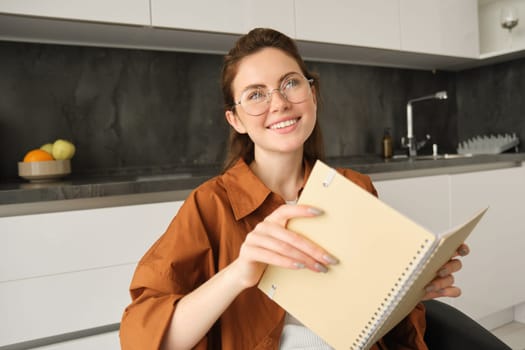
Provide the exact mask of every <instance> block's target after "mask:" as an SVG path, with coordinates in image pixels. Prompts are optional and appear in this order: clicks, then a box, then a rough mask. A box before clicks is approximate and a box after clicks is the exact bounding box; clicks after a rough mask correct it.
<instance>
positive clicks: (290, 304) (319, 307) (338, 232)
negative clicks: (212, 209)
mask: <svg viewBox="0 0 525 350" xmlns="http://www.w3.org/2000/svg"><path fill="white" fill-rule="evenodd" d="M298 204H306V205H311V206H314V207H316V208H320V209H322V210H323V211H324V214H323V215H321V216H318V217H312V218H294V219H292V220H290V221H289V223H288V225H287V227H288V228H289V229H291V230H293V231H296V232H299V233H301V234H303V235H304V236H306V237H308V238H309V239H311V240H313V241H315V242H316V243H317V244H319V245H320V246H322V247H324V248H325V249H326V250H327V251H329V252H330V253H332V254H333V255H334V256H336V257H337V258H338V259H339V260H340V263H339V264H338V265H335V266H330V270H329V271H328V272H327V273H315V272H312V271H310V270H306V269H304V270H290V269H284V268H279V267H276V266H268V268H267V269H266V271H265V273H264V274H263V276H262V278H261V281H260V282H259V284H258V287H259V288H260V289H261V290H262V291H263V292H264V293H266V294H267V295H268V296H269V297H270V298H272V299H273V300H274V301H275V302H277V303H278V304H279V305H281V307H283V308H284V309H285V310H287V311H288V312H289V313H290V314H292V315H293V316H294V317H296V318H297V319H298V320H300V321H301V322H302V323H303V324H304V325H305V326H306V327H308V328H310V329H311V330H312V331H314V332H315V333H316V334H318V335H319V336H320V337H321V338H323V339H324V340H325V341H326V342H327V343H329V344H330V345H331V346H332V347H334V348H336V349H363V348H368V347H369V346H370V345H371V343H370V341H372V340H374V339H376V338H378V337H380V336H382V334H384V333H386V332H387V331H388V330H389V329H391V328H392V327H393V326H394V325H395V324H397V323H398V322H399V320H401V319H402V318H403V317H405V316H406V315H407V314H408V313H409V312H410V311H411V310H412V309H413V308H414V307H415V305H416V304H417V302H418V301H419V300H420V299H421V297H422V295H423V294H424V293H423V287H424V285H426V284H427V283H428V282H429V281H430V280H431V279H432V278H433V277H434V276H435V273H436V271H437V269H438V268H439V267H440V266H441V265H442V264H439V266H437V267H435V265H438V264H437V262H438V261H441V260H443V259H445V257H446V259H445V260H444V261H447V260H448V259H449V258H450V257H451V256H452V255H453V254H454V251H455V250H456V249H457V247H458V246H459V244H461V242H463V241H464V238H466V236H467V235H468V233H469V232H470V231H471V230H472V228H473V226H475V223H474V224H472V222H470V224H471V225H467V226H465V227H463V230H462V231H461V232H462V233H463V235H462V236H461V237H460V238H459V237H457V236H456V237H455V238H456V239H455V241H449V242H448V243H446V244H445V243H441V246H443V247H446V248H447V251H445V250H443V251H440V253H439V254H438V255H433V256H434V257H437V256H439V257H440V259H437V258H434V259H433V260H432V261H433V262H432V264H430V265H427V268H426V269H425V271H426V272H425V275H424V277H422V278H421V279H420V280H418V281H417V284H416V287H417V288H416V289H414V290H412V291H411V292H410V293H409V294H408V297H407V298H406V299H404V300H403V302H402V303H401V304H400V307H397V308H394V307H393V306H394V304H392V300H395V299H396V298H397V297H399V296H400V294H402V293H404V292H406V290H405V289H403V288H401V287H402V284H403V283H404V282H406V281H408V280H410V279H411V278H414V277H415V276H416V274H417V273H418V272H417V268H418V267H423V266H424V263H421V261H424V260H423V259H424V258H426V259H428V258H429V257H430V256H431V255H432V248H434V247H437V246H439V245H440V243H439V242H440V241H439V240H438V237H437V236H436V235H435V234H433V233H432V232H430V231H428V230H426V229H425V228H423V227H422V226H420V225H418V224H417V223H415V222H413V221H412V220H410V219H408V218H407V217H405V216H403V215H402V214H400V213H399V212H397V211H396V210H394V209H392V208H390V207H389V206H388V205H386V204H385V203H383V202H381V201H380V200H378V199H377V198H376V197H375V196H373V195H372V194H370V193H369V192H367V191H366V190H364V189H362V188H361V187H359V186H358V185H356V184H354V183H353V182H351V181H350V180H348V179H346V178H345V177H344V176H343V175H341V174H339V173H337V172H336V171H335V170H334V169H332V168H330V167H328V166H327V165H326V164H324V163H322V162H321V161H317V162H316V164H315V166H314V168H313V169H312V172H311V174H310V177H309V179H308V181H307V183H306V185H305V188H304V189H303V192H302V194H301V197H300V198H299V201H298ZM481 215H482V214H479V215H478V216H479V217H480V216H481ZM479 217H478V220H479ZM476 222H477V221H476ZM467 232H468V233H467ZM463 236H464V237H463ZM456 241H459V242H458V243H457V244H456ZM449 250H450V252H449ZM421 276H423V275H421ZM426 279H428V281H427V282H426V283H424V284H423V281H424V280H426ZM388 307H390V308H388ZM393 311H395V314H393V316H392V315H391V317H392V318H391V320H397V322H392V321H389V320H390V319H388V320H387V319H386V318H385V317H384V316H385V315H386V314H384V313H385V312H388V313H389V314H392V312H393ZM382 325H383V326H384V327H381V326H382ZM380 333H381V334H380Z"/></svg>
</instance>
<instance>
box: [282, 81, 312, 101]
mask: <svg viewBox="0 0 525 350" xmlns="http://www.w3.org/2000/svg"><path fill="white" fill-rule="evenodd" d="M281 92H282V93H283V95H284V96H285V97H286V99H287V100H288V101H289V102H291V103H301V102H304V101H306V99H307V98H308V97H310V92H311V90H310V83H309V82H308V80H306V78H305V77H303V76H302V75H299V74H292V75H290V76H289V77H287V78H286V79H285V80H284V81H283V83H282V85H281Z"/></svg>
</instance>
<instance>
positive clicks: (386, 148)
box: [383, 128, 392, 159]
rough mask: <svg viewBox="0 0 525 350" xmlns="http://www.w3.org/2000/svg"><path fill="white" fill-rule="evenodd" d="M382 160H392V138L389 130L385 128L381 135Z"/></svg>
mask: <svg viewBox="0 0 525 350" xmlns="http://www.w3.org/2000/svg"><path fill="white" fill-rule="evenodd" d="M383 158H385V159H389V158H392V136H391V135H390V128H385V132H384V134H383Z"/></svg>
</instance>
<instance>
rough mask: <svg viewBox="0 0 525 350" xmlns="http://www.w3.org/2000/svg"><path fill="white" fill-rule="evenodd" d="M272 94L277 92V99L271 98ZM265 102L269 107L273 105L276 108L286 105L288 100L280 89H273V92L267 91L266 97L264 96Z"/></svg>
mask: <svg viewBox="0 0 525 350" xmlns="http://www.w3.org/2000/svg"><path fill="white" fill-rule="evenodd" d="M274 92H277V94H276V95H277V96H279V98H277V99H276V98H272V96H273V93H274ZM266 101H267V102H268V104H269V105H270V106H274V105H275V106H276V107H280V106H281V105H286V104H287V103H288V99H287V98H286V95H285V94H284V93H283V92H282V91H281V90H280V89H273V90H270V91H268V95H267V96H266ZM276 103H277V104H276Z"/></svg>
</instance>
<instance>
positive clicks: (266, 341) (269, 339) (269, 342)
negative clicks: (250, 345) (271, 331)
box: [262, 338, 273, 348]
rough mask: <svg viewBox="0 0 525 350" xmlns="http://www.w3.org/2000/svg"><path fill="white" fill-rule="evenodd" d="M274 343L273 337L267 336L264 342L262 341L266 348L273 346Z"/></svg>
mask: <svg viewBox="0 0 525 350" xmlns="http://www.w3.org/2000/svg"><path fill="white" fill-rule="evenodd" d="M272 344H273V340H272V338H266V339H264V340H263V342H262V345H263V346H264V347H265V348H269V347H271V346H272Z"/></svg>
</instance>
